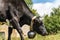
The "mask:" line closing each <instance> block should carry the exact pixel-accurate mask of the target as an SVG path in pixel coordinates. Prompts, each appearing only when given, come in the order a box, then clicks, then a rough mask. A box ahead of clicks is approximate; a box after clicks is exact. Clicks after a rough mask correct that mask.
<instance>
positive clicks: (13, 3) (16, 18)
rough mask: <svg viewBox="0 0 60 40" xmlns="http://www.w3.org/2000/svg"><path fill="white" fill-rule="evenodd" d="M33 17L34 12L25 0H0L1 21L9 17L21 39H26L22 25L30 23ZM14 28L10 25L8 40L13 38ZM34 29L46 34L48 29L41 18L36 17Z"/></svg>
mask: <svg viewBox="0 0 60 40" xmlns="http://www.w3.org/2000/svg"><path fill="white" fill-rule="evenodd" d="M33 17H34V15H33V13H32V12H31V11H30V9H29V8H28V6H27V5H26V3H25V1H24V0H0V21H6V19H8V20H9V22H10V25H12V26H13V28H15V29H16V30H17V31H18V33H19V35H20V37H21V40H24V38H23V36H22V35H23V34H22V30H21V26H22V25H24V24H28V25H30V23H31V20H32V18H33ZM1 19H2V20H1ZM13 28H11V27H10V26H9V30H8V40H11V33H12V30H13ZM33 29H34V30H35V31H36V32H37V33H39V34H41V35H46V29H45V27H44V25H43V22H42V21H41V20H40V19H39V18H35V19H34V24H33Z"/></svg>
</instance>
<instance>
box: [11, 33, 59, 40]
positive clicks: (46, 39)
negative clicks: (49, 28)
mask: <svg viewBox="0 0 60 40" xmlns="http://www.w3.org/2000/svg"><path fill="white" fill-rule="evenodd" d="M12 40H20V39H19V38H12ZM25 40H60V34H56V35H48V36H41V35H39V34H37V35H36V37H35V38H34V39H29V38H25Z"/></svg>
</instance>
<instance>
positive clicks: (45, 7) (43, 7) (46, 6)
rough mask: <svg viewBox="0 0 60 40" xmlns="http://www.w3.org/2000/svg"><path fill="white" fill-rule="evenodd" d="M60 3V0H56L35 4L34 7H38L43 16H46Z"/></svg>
mask: <svg viewBox="0 0 60 40" xmlns="http://www.w3.org/2000/svg"><path fill="white" fill-rule="evenodd" d="M59 5H60V0H55V1H54V2H46V3H37V4H33V9H36V10H37V12H38V13H39V14H40V15H41V16H44V15H45V14H48V15H50V12H51V11H52V8H53V7H55V8H57V7H58V6H59Z"/></svg>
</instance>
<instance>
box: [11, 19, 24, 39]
mask: <svg viewBox="0 0 60 40" xmlns="http://www.w3.org/2000/svg"><path fill="white" fill-rule="evenodd" d="M11 24H12V25H13V26H14V28H15V29H16V30H17V31H18V33H19V35H20V37H21V40H24V38H23V35H22V30H21V27H20V24H19V22H18V21H16V20H14V19H13V20H12V21H11Z"/></svg>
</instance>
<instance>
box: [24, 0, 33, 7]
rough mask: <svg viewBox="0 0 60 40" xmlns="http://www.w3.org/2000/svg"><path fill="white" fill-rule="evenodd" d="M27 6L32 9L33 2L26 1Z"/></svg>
mask: <svg viewBox="0 0 60 40" xmlns="http://www.w3.org/2000/svg"><path fill="white" fill-rule="evenodd" d="M25 2H26V4H27V5H28V7H29V8H32V5H33V2H32V0H25Z"/></svg>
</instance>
